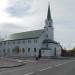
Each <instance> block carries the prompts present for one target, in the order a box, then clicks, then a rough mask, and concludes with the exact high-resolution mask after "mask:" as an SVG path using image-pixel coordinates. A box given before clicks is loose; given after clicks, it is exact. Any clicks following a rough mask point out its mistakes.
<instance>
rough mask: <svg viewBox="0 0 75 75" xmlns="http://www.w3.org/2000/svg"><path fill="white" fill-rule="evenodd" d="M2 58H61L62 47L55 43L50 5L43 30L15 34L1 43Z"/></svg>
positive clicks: (0, 52) (0, 53)
mask: <svg viewBox="0 0 75 75" xmlns="http://www.w3.org/2000/svg"><path fill="white" fill-rule="evenodd" d="M0 55H1V56H2V55H3V56H26V57H29V56H30V57H31V56H32V57H35V56H36V55H37V56H48V57H51V56H61V45H60V44H59V43H58V42H56V41H54V28H53V21H52V18H51V12H50V5H49V6H48V13H47V18H46V20H45V26H44V28H43V29H40V30H34V31H28V32H21V33H15V34H12V35H10V37H9V39H7V40H3V41H0Z"/></svg>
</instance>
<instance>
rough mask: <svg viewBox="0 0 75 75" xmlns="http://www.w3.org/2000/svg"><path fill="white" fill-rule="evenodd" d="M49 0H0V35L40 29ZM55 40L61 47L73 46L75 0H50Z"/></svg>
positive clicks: (2, 36) (3, 36)
mask: <svg viewBox="0 0 75 75" xmlns="http://www.w3.org/2000/svg"><path fill="white" fill-rule="evenodd" d="M48 1H49V0H0V37H1V38H5V37H6V36H9V35H10V34H12V33H15V32H24V31H30V30H35V29H36V30H37V29H42V28H43V27H44V25H45V22H44V21H45V19H46V17H47V9H48ZM50 7H51V15H52V19H53V22H54V25H53V26H54V28H55V29H54V32H55V33H54V35H55V37H54V38H55V40H56V41H58V42H60V44H61V45H63V47H66V48H72V47H74V46H75V0H50Z"/></svg>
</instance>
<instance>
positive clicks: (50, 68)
mask: <svg viewBox="0 0 75 75" xmlns="http://www.w3.org/2000/svg"><path fill="white" fill-rule="evenodd" d="M51 68H52V67H51V66H50V67H48V68H43V69H41V70H39V71H44V70H48V69H51Z"/></svg>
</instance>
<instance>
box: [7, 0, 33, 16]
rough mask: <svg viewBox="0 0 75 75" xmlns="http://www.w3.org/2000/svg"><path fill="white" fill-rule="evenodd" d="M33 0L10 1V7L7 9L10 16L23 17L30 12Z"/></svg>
mask: <svg viewBox="0 0 75 75" xmlns="http://www.w3.org/2000/svg"><path fill="white" fill-rule="evenodd" d="M32 1H33V0H17V1H13V2H12V3H11V1H10V2H9V7H8V8H7V9H6V11H7V12H8V13H9V14H10V16H16V17H22V16H24V15H27V14H29V12H28V11H29V10H30V9H31V4H30V3H31V2H32Z"/></svg>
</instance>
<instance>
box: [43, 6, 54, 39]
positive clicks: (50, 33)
mask: <svg viewBox="0 0 75 75" xmlns="http://www.w3.org/2000/svg"><path fill="white" fill-rule="evenodd" d="M44 28H45V32H46V39H50V40H54V28H53V21H52V18H51V11H50V5H48V12H47V19H46V20H45V27H44Z"/></svg>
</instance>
